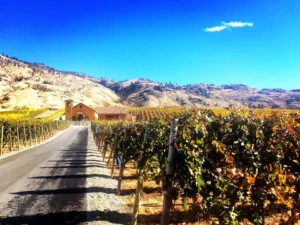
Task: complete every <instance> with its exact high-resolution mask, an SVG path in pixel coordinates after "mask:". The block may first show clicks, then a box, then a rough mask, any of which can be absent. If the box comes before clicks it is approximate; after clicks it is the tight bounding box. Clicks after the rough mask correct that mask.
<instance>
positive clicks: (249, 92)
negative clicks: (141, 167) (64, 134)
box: [0, 54, 300, 110]
mask: <svg viewBox="0 0 300 225" xmlns="http://www.w3.org/2000/svg"><path fill="white" fill-rule="evenodd" d="M69 98H72V99H73V100H74V101H75V102H84V103H85V104H86V105H89V106H93V107H100V106H108V105H127V106H145V107H158V106H160V107H170V106H173V107H235V106H236V105H240V106H247V107H252V108H263V107H271V108H300V89H296V90H283V89H278V88H274V89H262V90H259V89H255V88H251V87H248V86H246V85H244V84H224V85H214V84H191V85H177V84H172V83H171V82H170V83H159V82H155V81H151V80H149V79H145V78H137V79H133V80H125V81H119V82H118V81H114V80H112V79H109V78H103V77H102V78H96V77H93V76H90V75H87V74H85V73H79V72H68V71H59V70H56V69H54V68H51V67H48V66H46V65H45V64H43V63H29V62H26V61H22V60H19V59H18V58H16V57H8V56H6V55H3V54H2V55H0V107H1V108H2V110H5V109H13V108H21V107H30V108H42V107H43V108H44V107H48V108H62V107H63V106H64V100H65V99H69Z"/></svg>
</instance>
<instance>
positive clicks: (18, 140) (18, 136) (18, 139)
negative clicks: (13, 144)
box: [17, 126, 20, 151]
mask: <svg viewBox="0 0 300 225" xmlns="http://www.w3.org/2000/svg"><path fill="white" fill-rule="evenodd" d="M17 143H18V151H19V150H20V135H19V126H17Z"/></svg>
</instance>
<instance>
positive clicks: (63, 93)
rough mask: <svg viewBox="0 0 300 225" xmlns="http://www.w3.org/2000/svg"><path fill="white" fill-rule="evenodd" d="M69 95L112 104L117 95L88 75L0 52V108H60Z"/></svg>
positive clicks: (89, 102) (75, 100)
mask: <svg viewBox="0 0 300 225" xmlns="http://www.w3.org/2000/svg"><path fill="white" fill-rule="evenodd" d="M70 98H71V99H73V100H74V102H75V103H76V102H84V103H85V104H86V105H90V106H106V105H110V104H115V103H116V102H118V101H119V99H120V98H119V97H118V95H116V93H115V92H114V91H112V90H110V89H109V88H106V87H104V86H102V85H101V84H99V83H98V82H97V81H94V80H93V79H92V78H89V77H86V76H83V75H79V74H75V73H69V72H60V71H57V70H54V69H52V68H50V67H47V66H45V65H43V64H32V63H27V62H22V61H19V60H16V59H13V58H8V57H5V56H1V55H0V106H1V107H2V109H11V108H15V107H29V108H41V107H47V108H63V107H64V100H66V99H70Z"/></svg>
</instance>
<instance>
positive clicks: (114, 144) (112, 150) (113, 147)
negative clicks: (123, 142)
mask: <svg viewBox="0 0 300 225" xmlns="http://www.w3.org/2000/svg"><path fill="white" fill-rule="evenodd" d="M117 138H118V135H117V133H116V134H115V138H114V143H113V146H112V149H111V152H110V154H109V157H108V160H107V165H106V166H108V165H109V161H110V159H111V157H112V155H113V153H114V149H115V146H116V145H117Z"/></svg>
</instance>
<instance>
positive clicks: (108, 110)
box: [94, 107, 127, 115]
mask: <svg viewBox="0 0 300 225" xmlns="http://www.w3.org/2000/svg"><path fill="white" fill-rule="evenodd" d="M94 110H95V112H96V113H98V114H102V115H112V114H113V115H114V114H127V108H125V107H103V108H94Z"/></svg>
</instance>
